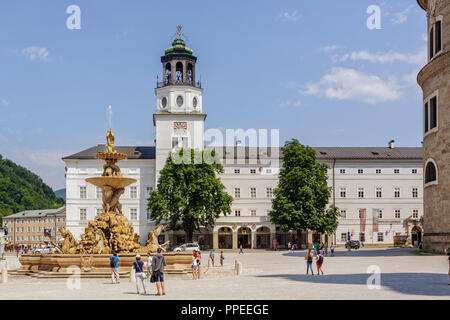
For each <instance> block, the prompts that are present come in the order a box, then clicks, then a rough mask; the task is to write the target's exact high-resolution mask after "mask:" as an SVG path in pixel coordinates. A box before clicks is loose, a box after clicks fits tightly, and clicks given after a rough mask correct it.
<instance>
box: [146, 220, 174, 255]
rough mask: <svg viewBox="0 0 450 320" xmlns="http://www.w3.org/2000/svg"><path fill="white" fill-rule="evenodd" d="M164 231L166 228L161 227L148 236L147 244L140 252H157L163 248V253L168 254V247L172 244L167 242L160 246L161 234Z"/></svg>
mask: <svg viewBox="0 0 450 320" xmlns="http://www.w3.org/2000/svg"><path fill="white" fill-rule="evenodd" d="M163 231H164V226H162V225H160V226H158V227H157V228H155V229H153V230H152V231H150V232H149V234H148V239H147V243H146V244H145V246H144V247H142V248H141V249H140V250H139V252H152V253H153V252H156V251H157V250H158V248H162V250H163V252H166V250H167V247H168V246H169V244H170V241H166V242H164V243H163V244H161V245H160V244H159V241H158V237H159V235H160V234H161V232H163Z"/></svg>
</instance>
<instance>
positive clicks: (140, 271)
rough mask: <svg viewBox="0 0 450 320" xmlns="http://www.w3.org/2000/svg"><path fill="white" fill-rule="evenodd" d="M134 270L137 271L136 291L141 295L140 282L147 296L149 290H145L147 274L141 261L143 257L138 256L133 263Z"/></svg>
mask: <svg viewBox="0 0 450 320" xmlns="http://www.w3.org/2000/svg"><path fill="white" fill-rule="evenodd" d="M133 268H134V270H135V278H136V291H137V294H139V282H140V283H142V288H143V289H144V293H145V294H147V289H146V288H145V282H144V280H145V273H144V263H143V262H142V261H141V256H140V255H139V254H137V255H136V261H135V262H133Z"/></svg>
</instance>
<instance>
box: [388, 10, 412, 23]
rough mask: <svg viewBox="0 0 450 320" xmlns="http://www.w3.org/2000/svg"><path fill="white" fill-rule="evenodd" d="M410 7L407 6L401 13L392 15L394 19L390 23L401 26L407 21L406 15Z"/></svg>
mask: <svg viewBox="0 0 450 320" xmlns="http://www.w3.org/2000/svg"><path fill="white" fill-rule="evenodd" d="M411 9H412V6H409V7H408V8H406V9H405V10H403V11H400V12H397V13H395V14H394V18H392V22H393V23H394V24H402V23H405V22H406V21H408V14H409V12H410V11H411Z"/></svg>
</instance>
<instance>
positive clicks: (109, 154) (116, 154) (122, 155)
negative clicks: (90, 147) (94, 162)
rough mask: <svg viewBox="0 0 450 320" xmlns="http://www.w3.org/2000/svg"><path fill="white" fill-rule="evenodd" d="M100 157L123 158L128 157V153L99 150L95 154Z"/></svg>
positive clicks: (107, 158)
mask: <svg viewBox="0 0 450 320" xmlns="http://www.w3.org/2000/svg"><path fill="white" fill-rule="evenodd" d="M95 156H96V157H97V158H98V159H102V160H116V161H117V160H123V159H126V158H127V155H126V154H125V153H120V152H108V151H105V152H99V153H97V154H96V155H95Z"/></svg>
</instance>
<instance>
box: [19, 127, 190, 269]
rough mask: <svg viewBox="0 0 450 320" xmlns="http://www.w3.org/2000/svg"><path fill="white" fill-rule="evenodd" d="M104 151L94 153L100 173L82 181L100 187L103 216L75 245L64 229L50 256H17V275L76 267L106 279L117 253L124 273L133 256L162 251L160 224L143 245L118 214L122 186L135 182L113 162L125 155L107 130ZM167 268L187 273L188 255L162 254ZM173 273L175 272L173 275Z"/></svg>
mask: <svg viewBox="0 0 450 320" xmlns="http://www.w3.org/2000/svg"><path fill="white" fill-rule="evenodd" d="M106 141H107V148H106V150H105V151H104V152H99V153H97V155H96V157H97V158H98V159H101V160H104V161H105V162H106V163H105V165H104V166H103V174H102V175H101V176H98V177H92V178H87V179H86V181H87V182H89V183H91V184H93V185H95V186H97V187H100V188H101V190H102V195H103V196H102V202H103V213H102V214H99V215H97V216H96V217H95V219H94V220H91V221H89V223H88V226H87V227H86V228H85V233H84V234H83V235H82V236H81V240H80V241H79V242H77V241H76V240H75V238H74V236H73V235H72V233H71V232H70V231H68V230H66V229H64V228H61V229H60V233H61V236H62V237H63V238H64V241H63V243H62V245H57V244H55V243H53V245H54V248H55V251H56V253H54V254H38V255H36V254H29V255H22V256H21V257H20V259H19V260H20V263H21V264H22V267H21V268H20V269H19V273H22V274H31V275H32V273H40V274H41V275H42V274H44V273H45V275H44V277H45V276H47V277H48V276H52V274H53V276H55V275H54V273H58V275H63V274H66V275H68V274H69V273H70V272H69V271H68V270H67V268H69V267H78V268H80V269H81V271H82V273H83V272H84V273H86V272H87V273H90V275H91V276H92V275H95V274H97V275H98V276H109V256H110V254H111V253H113V252H115V253H118V254H119V258H120V263H119V269H121V270H122V272H128V271H129V268H130V266H131V264H132V262H134V261H135V255H136V254H137V253H140V254H141V256H145V255H151V254H152V253H155V252H156V251H157V249H158V248H159V247H160V248H162V249H163V251H164V252H166V248H167V246H168V245H169V242H168V241H167V242H166V243H164V244H162V245H160V244H159V243H158V236H159V235H160V233H161V232H162V231H163V230H164V227H163V226H162V225H160V226H158V227H157V228H155V229H154V230H152V231H151V232H150V233H149V235H148V239H147V242H146V244H145V246H141V245H140V243H139V235H137V234H136V233H134V230H133V225H132V223H131V222H129V221H128V219H127V218H126V217H125V216H124V215H123V213H122V205H121V203H120V201H119V200H120V196H121V195H122V194H123V193H124V192H125V187H126V186H128V185H130V184H132V183H134V182H136V179H133V178H128V177H124V176H123V174H122V172H121V171H120V168H119V167H118V166H117V164H116V163H117V161H119V160H124V159H126V158H127V155H126V154H124V153H120V152H117V150H116V148H115V146H114V134H113V132H112V130H111V129H110V130H108V132H107V135H106ZM164 255H165V257H166V262H167V269H168V271H169V273H170V270H172V271H174V270H175V271H177V270H178V273H180V272H181V273H185V272H186V271H188V270H189V266H190V262H191V256H190V254H189V253H187V254H186V253H164ZM175 273H176V272H175Z"/></svg>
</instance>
